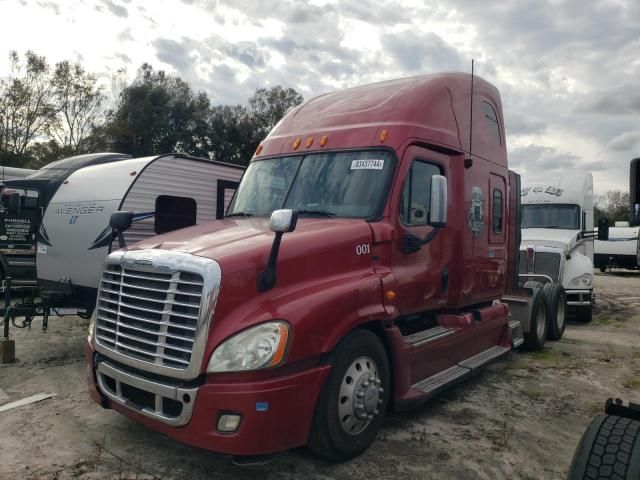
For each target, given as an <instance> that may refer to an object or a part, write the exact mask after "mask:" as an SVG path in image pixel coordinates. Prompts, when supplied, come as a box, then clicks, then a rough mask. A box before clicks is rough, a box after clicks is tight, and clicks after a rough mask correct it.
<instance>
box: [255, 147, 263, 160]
mask: <svg viewBox="0 0 640 480" xmlns="http://www.w3.org/2000/svg"><path fill="white" fill-rule="evenodd" d="M260 152H262V144H260V145H258V148H256V153H255V156H256V157H257V156H258V155H260Z"/></svg>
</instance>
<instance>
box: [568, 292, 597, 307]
mask: <svg viewBox="0 0 640 480" xmlns="http://www.w3.org/2000/svg"><path fill="white" fill-rule="evenodd" d="M565 293H566V294H567V305H569V306H574V307H580V306H590V305H591V290H565Z"/></svg>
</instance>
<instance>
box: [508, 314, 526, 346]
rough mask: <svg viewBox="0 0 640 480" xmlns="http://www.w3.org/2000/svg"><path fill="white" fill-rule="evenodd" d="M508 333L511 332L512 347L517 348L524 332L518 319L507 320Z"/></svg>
mask: <svg viewBox="0 0 640 480" xmlns="http://www.w3.org/2000/svg"><path fill="white" fill-rule="evenodd" d="M509 333H510V334H511V342H512V343H513V348H518V347H519V346H520V345H522V344H523V343H524V332H523V330H522V324H521V323H520V321H519V320H511V321H510V322H509Z"/></svg>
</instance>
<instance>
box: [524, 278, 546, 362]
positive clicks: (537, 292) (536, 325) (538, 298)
mask: <svg viewBox="0 0 640 480" xmlns="http://www.w3.org/2000/svg"><path fill="white" fill-rule="evenodd" d="M548 326H549V325H548V322H547V306H546V303H545V301H544V294H543V293H542V290H541V289H539V288H536V289H534V290H533V292H532V294H531V311H530V318H529V331H528V332H525V334H524V346H525V348H526V349H527V350H542V348H543V347H544V342H545V340H546V339H547V327H548Z"/></svg>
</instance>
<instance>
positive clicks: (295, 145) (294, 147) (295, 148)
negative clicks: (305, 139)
mask: <svg viewBox="0 0 640 480" xmlns="http://www.w3.org/2000/svg"><path fill="white" fill-rule="evenodd" d="M301 141H302V140H300V139H299V138H296V141H295V142H293V149H294V150H297V149H298V147H299V146H300V142H301Z"/></svg>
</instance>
